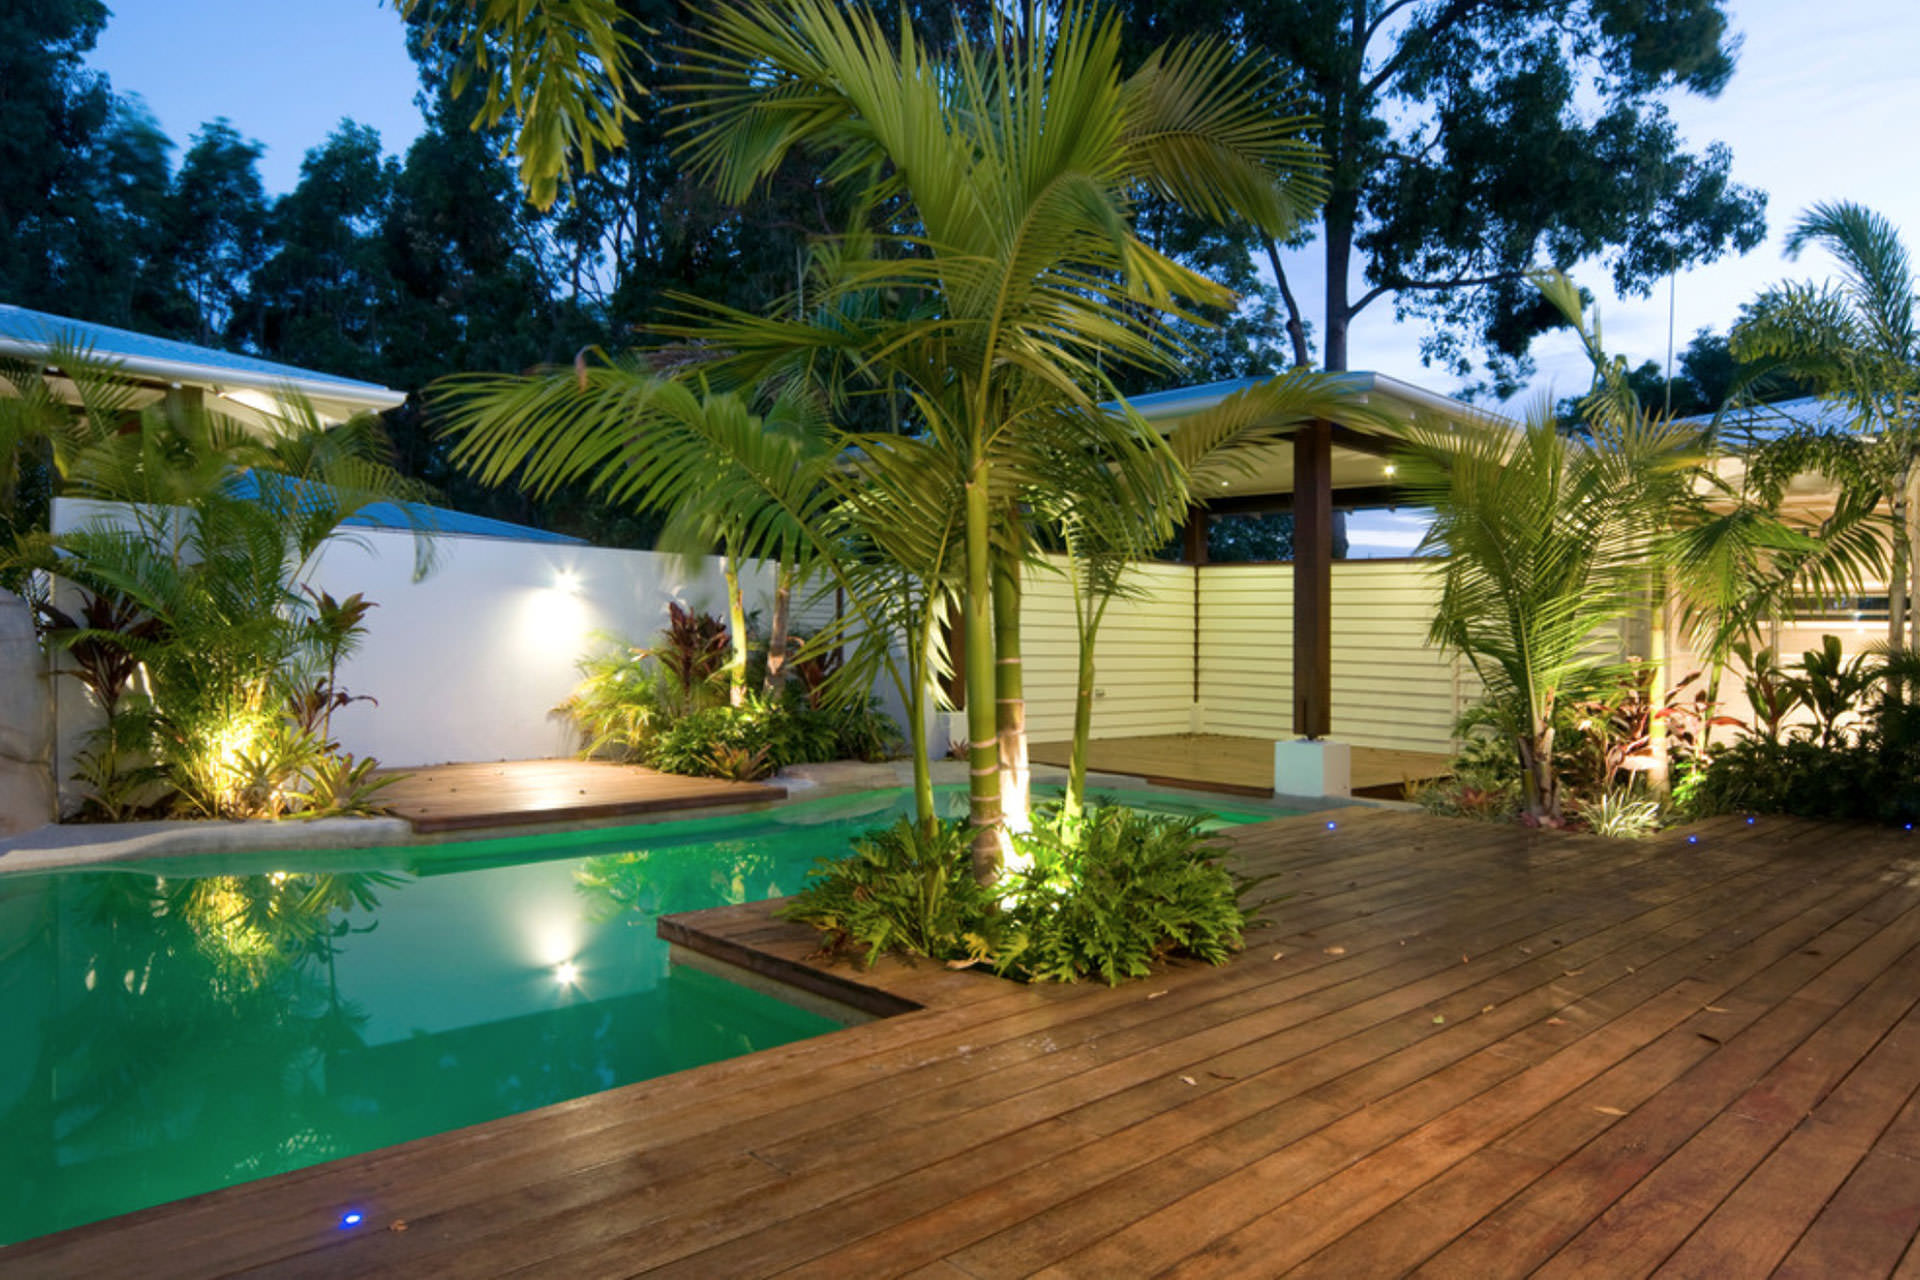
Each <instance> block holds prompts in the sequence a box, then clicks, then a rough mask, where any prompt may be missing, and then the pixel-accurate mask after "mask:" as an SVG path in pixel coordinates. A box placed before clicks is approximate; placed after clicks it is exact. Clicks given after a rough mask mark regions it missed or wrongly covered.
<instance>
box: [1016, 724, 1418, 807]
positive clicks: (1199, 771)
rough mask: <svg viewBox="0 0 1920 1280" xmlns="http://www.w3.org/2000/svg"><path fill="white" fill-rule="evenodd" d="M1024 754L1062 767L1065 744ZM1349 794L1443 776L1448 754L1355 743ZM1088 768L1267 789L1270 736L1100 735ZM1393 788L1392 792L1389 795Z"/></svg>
mask: <svg viewBox="0 0 1920 1280" xmlns="http://www.w3.org/2000/svg"><path fill="white" fill-rule="evenodd" d="M1027 750H1028V753H1029V754H1030V755H1031V756H1032V757H1033V759H1034V760H1036V761H1038V762H1039V763H1041V764H1052V765H1059V766H1060V767H1061V768H1063V769H1064V768H1066V767H1067V765H1068V764H1069V763H1071V760H1072V750H1073V744H1072V743H1070V742H1037V743H1034V744H1033V745H1031V746H1030V747H1029V748H1028V749H1027ZM1352 751H1353V792H1354V794H1355V795H1359V796H1372V797H1375V798H1379V799H1398V798H1399V795H1400V793H1401V792H1402V791H1403V790H1404V788H1405V786H1406V784H1407V783H1409V782H1426V781H1430V780H1432V779H1434V778H1443V777H1445V776H1446V774H1447V757H1446V756H1443V755H1437V754H1435V753H1433V752H1430V751H1389V750H1385V749H1382V748H1379V747H1354V748H1352ZM1087 767H1088V768H1089V769H1091V770H1093V771H1094V772H1096V773H1124V774H1131V775H1133V776H1134V777H1139V778H1144V779H1146V780H1147V781H1148V782H1151V783H1155V784H1157V785H1159V786H1166V787H1187V788H1189V789H1192V790H1195V791H1217V792H1221V793H1223V794H1226V795H1237V796H1270V795H1272V794H1273V740H1272V739H1271V738H1238V737H1230V736H1228V735H1226V734H1221V733H1173V734H1162V735H1158V736H1154V737H1145V738H1102V739H1098V740H1096V741H1094V742H1090V743H1088V744H1087ZM1388 793H1392V794H1388Z"/></svg>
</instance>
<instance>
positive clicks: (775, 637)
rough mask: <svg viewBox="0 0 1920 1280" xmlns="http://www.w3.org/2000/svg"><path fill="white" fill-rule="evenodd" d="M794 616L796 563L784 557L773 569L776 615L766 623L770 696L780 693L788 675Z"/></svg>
mask: <svg viewBox="0 0 1920 1280" xmlns="http://www.w3.org/2000/svg"><path fill="white" fill-rule="evenodd" d="M792 616H793V566H792V565H791V564H789V563H788V562H787V561H785V560H782V561H780V563H779V564H777V565H776V566H774V570H773V617H772V619H771V620H769V621H768V623H767V676H766V681H765V688H766V691H767V693H768V694H769V695H772V694H775V693H778V692H780V686H781V685H783V684H785V683H786V678H787V631H788V628H789V626H790V623H791V619H792Z"/></svg>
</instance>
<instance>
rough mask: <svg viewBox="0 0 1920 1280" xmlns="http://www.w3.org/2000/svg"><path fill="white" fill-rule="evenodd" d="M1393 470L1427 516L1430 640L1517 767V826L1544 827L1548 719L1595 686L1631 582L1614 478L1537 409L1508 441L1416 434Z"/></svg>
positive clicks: (1553, 799) (1548, 811)
mask: <svg viewBox="0 0 1920 1280" xmlns="http://www.w3.org/2000/svg"><path fill="white" fill-rule="evenodd" d="M1396 466H1397V470H1398V472H1399V476H1400V480H1401V483H1402V485H1403V486H1404V487H1405V489H1406V491H1407V495H1408V500H1409V501H1410V502H1411V503H1413V504H1416V505H1420V506H1428V507H1432V508H1433V509H1434V520H1433V524H1432V526H1431V527H1430V528H1429V530H1428V533H1427V535H1426V539H1425V541H1424V543H1423V549H1424V550H1428V551H1436V552H1440V553H1442V554H1443V555H1444V556H1445V559H1443V560H1442V561H1440V563H1439V566H1438V569H1437V574H1438V577H1439V579H1440V601H1439V607H1438V610H1437V613H1436V616H1435V618H1434V623H1433V627H1432V630H1431V633H1430V635H1431V638H1432V640H1433V641H1434V642H1435V643H1438V644H1443V645H1446V646H1447V647H1449V648H1451V649H1454V650H1457V651H1458V652H1460V653H1462V654H1464V655H1465V656H1466V658H1467V660H1468V661H1469V662H1470V663H1472V664H1473V667H1474V670H1475V671H1476V672H1477V673H1478V675H1479V677H1480V680H1481V682H1482V684H1483V685H1484V686H1485V688H1486V690H1487V704H1488V707H1489V708H1490V709H1491V711H1492V714H1493V716H1494V717H1495V719H1494V721H1493V723H1494V726H1495V727H1496V729H1497V731H1498V732H1499V733H1500V734H1501V736H1502V737H1503V738H1504V739H1505V740H1507V741H1508V742H1510V743H1511V744H1513V747H1514V750H1515V752H1516V754H1517V757H1518V760H1519V764H1520V773H1521V794H1522V803H1523V807H1524V810H1525V813H1526V816H1527V817H1529V818H1530V819H1531V820H1533V821H1536V822H1549V823H1557V822H1559V821H1560V820H1561V814H1562V805H1561V796H1560V780H1559V775H1558V772H1557V770H1556V769H1555V766H1554V738H1555V733H1556V729H1557V718H1556V717H1557V712H1558V709H1559V707H1560V705H1561V703H1562V702H1563V701H1564V700H1566V699H1568V698H1570V697H1572V696H1575V695H1576V694H1577V693H1578V692H1579V691H1580V690H1581V689H1582V688H1584V687H1590V686H1592V685H1594V684H1596V683H1598V680H1597V679H1596V663H1595V661H1594V658H1593V653H1592V647H1593V644H1594V641H1595V639H1596V637H1597V636H1598V634H1599V633H1600V631H1601V629H1602V628H1603V627H1606V626H1608V625H1609V624H1612V623H1614V622H1617V621H1618V620H1619V619H1620V618H1621V617H1622V616H1623V615H1624V614H1625V613H1626V611H1627V609H1628V607H1629V606H1630V604H1631V603H1632V599H1633V587H1634V586H1635V585H1636V578H1635V571H1636V569H1637V568H1638V564H1639V562H1638V560H1637V559H1636V557H1635V554H1634V552H1635V547H1634V546H1633V544H1632V543H1631V541H1630V540H1629V539H1628V537H1627V536H1626V535H1625V532H1624V531H1623V529H1622V526H1621V522H1620V504H1621V501H1622V499H1621V495H1620V494H1619V493H1618V491H1617V490H1616V489H1615V488H1614V487H1613V485H1614V479H1615V476H1614V473H1613V472H1612V470H1611V469H1610V468H1608V467H1606V466H1604V465H1601V464H1600V462H1599V461H1598V460H1597V459H1596V457H1595V454H1594V452H1593V451H1591V450H1588V449H1584V448H1581V447H1579V446H1577V445H1576V444H1574V443H1573V442H1572V441H1570V440H1568V439H1567V437H1566V436H1565V435H1563V434H1562V433H1561V432H1560V430H1559V427H1558V425H1557V424H1556V423H1555V421H1554V420H1553V418H1552V416H1551V415H1550V414H1549V413H1548V411H1547V406H1546V405H1545V404H1544V403H1542V404H1541V405H1539V406H1537V407H1536V409H1535V411H1534V412H1533V413H1532V415H1531V416H1530V417H1529V419H1528V421H1527V423H1526V425H1525V427H1524V428H1523V429H1521V430H1520V431H1518V432H1513V431H1509V430H1507V429H1505V428H1503V427H1499V426H1494V425H1485V424H1481V423H1478V422H1468V423H1462V424H1459V425H1456V426H1452V427H1445V426H1440V425H1437V424H1431V423H1419V424H1416V425H1415V427H1414V428H1413V429H1412V431H1411V434H1410V437H1409V446H1408V448H1407V449H1406V451H1405V452H1404V453H1403V454H1402V455H1401V457H1400V458H1399V459H1398V460H1397V463H1396Z"/></svg>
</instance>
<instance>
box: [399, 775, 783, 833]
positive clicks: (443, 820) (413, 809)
mask: <svg viewBox="0 0 1920 1280" xmlns="http://www.w3.org/2000/svg"><path fill="white" fill-rule="evenodd" d="M395 772H396V773H399V774H400V775H401V777H400V780H399V781H398V782H395V783H394V784H393V785H392V786H390V787H388V788H387V789H386V790H384V791H382V792H381V793H380V801H381V803H382V804H383V805H385V806H386V807H387V808H388V809H390V810H392V811H393V813H394V814H395V816H397V817H401V818H405V819H406V820H407V821H408V822H410V823H412V824H413V829H414V830H415V831H420V832H432V831H463V830H472V829H474V828H478V827H506V826H515V825H522V824H526V823H534V822H567V821H571V820H574V819H582V818H617V817H621V816H623V815H626V814H637V813H664V812H667V811H670V810H675V809H701V808H708V807H710V806H714V805H730V804H753V803H757V802H760V801H765V800H779V799H781V798H783V797H784V796H785V795H786V791H785V790H784V789H783V788H780V787H775V786H765V785H762V784H760V783H752V782H723V781H721V780H720V779H717V778H683V777H680V776H678V775H677V774H671V773H661V772H659V771H657V770H654V769H647V768H642V767H641V766H640V765H633V764H613V763H610V762H608V761H604V760H503V761H498V762H496V763H490V764H440V765H430V766H428V767H426V768H423V769H406V770H395Z"/></svg>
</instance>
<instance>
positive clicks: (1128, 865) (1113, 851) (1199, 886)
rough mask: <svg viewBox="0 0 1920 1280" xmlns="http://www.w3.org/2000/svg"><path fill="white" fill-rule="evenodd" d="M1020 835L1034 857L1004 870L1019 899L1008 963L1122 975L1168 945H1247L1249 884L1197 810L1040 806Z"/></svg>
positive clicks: (1228, 949)
mask: <svg viewBox="0 0 1920 1280" xmlns="http://www.w3.org/2000/svg"><path fill="white" fill-rule="evenodd" d="M1015 846H1016V850H1017V852H1018V853H1020V854H1024V855H1025V856H1026V858H1027V859H1029V860H1030V863H1029V865H1028V866H1027V867H1026V868H1025V869H1023V870H1016V871H1014V872H1013V874H1012V875H1011V876H1010V877H1009V879H1008V889H1007V891H1008V893H1009V894H1010V896H1011V897H1012V900H1013V903H1012V906H1011V907H1010V908H1009V909H1008V911H1007V932H1006V935H1005V941H1004V942H1003V943H1002V946H1001V949H1000V951H999V953H998V954H997V955H996V956H995V958H994V967H995V968H996V969H997V970H998V971H1000V972H1002V973H1014V974H1018V975H1020V976H1022V977H1025V978H1026V979H1028V980H1029V981H1033V982H1079V981H1082V980H1084V979H1087V978H1094V977H1098V978H1100V979H1102V980H1103V981H1105V982H1106V983H1107V984H1108V985H1110V986H1117V985H1119V983H1120V982H1121V981H1122V980H1124V979H1127V978H1143V977H1146V976H1147V975H1148V974H1149V973H1151V972H1152V966H1153V965H1154V964H1155V963H1156V962H1158V961H1160V960H1164V959H1166V958H1167V957H1168V956H1172V955H1184V956H1192V957H1194V958H1196V959H1200V960H1204V961H1206V962H1207V963H1208V964H1225V963H1226V962H1227V960H1228V959H1229V958H1231V957H1232V955H1233V954H1234V953H1235V952H1237V951H1239V950H1240V949H1241V948H1242V946H1243V945H1244V942H1243V938H1242V935H1243V934H1244V932H1245V930H1246V928H1247V924H1248V920H1247V913H1246V911H1245V910H1244V909H1243V908H1242V907H1241V905H1240V896H1241V894H1242V892H1243V891H1244V890H1245V889H1246V888H1247V887H1248V886H1247V885H1245V884H1243V883H1242V882H1240V881H1238V880H1236V879H1235V878H1234V877H1233V875H1232V874H1230V873H1229V872H1228V871H1227V870H1226V868H1225V867H1223V866H1222V865H1221V856H1222V854H1223V853H1224V849H1223V848H1222V847H1221V846H1220V845H1219V844H1217V843H1216V842H1214V841H1213V840H1212V839H1210V838H1209V837H1208V836H1207V835H1206V834H1205V833H1203V832H1202V831H1201V830H1200V819H1198V818H1170V817H1164V816H1160V815H1155V814H1146V813H1140V812H1137V811H1135V810H1132V809H1126V808H1121V807H1118V806H1109V807H1104V808H1096V809H1091V810H1088V811H1087V814H1086V817H1085V818H1084V820H1083V821H1081V822H1078V823H1072V824H1067V823H1061V822H1058V821H1050V820H1049V819H1048V818H1047V817H1046V816H1045V815H1042V817H1041V819H1040V821H1038V822H1037V823H1036V825H1035V827H1034V829H1033V830H1032V831H1031V832H1028V833H1026V834H1024V835H1021V836H1017V837H1015ZM1016 861H1018V860H1017V859H1016Z"/></svg>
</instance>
